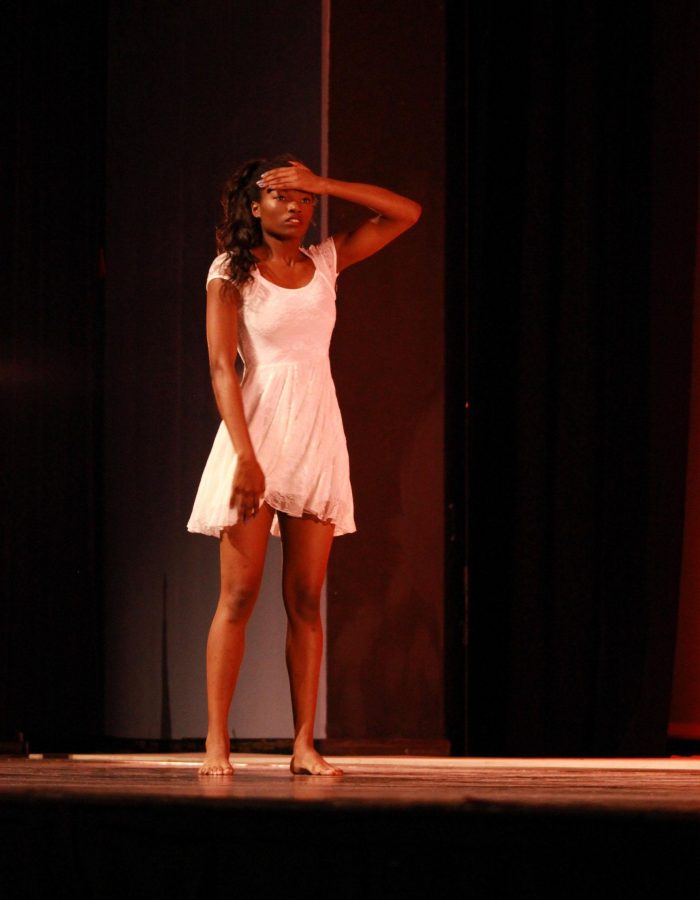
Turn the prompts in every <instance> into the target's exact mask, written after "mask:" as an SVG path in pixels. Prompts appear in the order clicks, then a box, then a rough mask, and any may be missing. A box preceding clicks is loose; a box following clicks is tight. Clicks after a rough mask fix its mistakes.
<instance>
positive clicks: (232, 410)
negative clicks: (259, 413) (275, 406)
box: [211, 365, 255, 459]
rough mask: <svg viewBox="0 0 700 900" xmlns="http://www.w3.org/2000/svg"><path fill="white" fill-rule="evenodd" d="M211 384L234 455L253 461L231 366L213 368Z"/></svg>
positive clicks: (237, 388) (239, 392) (233, 370)
mask: <svg viewBox="0 0 700 900" xmlns="http://www.w3.org/2000/svg"><path fill="white" fill-rule="evenodd" d="M211 383H212V388H213V390H214V398H215V399H216V405H217V408H218V410H219V415H220V416H221V418H222V419H223V420H224V422H225V424H226V428H227V430H228V433H229V435H230V437H231V443H232V444H233V448H234V450H235V451H236V455H237V456H238V457H239V458H240V459H255V451H254V450H253V445H252V443H251V440H250V434H249V432H248V424H247V422H246V419H245V411H244V409H243V397H242V395H241V386H240V384H239V382H238V377H237V375H236V370H235V369H234V368H233V366H223V365H217V366H213V367H212V369H211Z"/></svg>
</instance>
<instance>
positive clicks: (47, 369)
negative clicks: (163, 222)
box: [0, 3, 106, 749]
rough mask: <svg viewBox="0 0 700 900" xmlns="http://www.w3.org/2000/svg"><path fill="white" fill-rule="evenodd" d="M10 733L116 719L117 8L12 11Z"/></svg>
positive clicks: (8, 183) (1, 704) (8, 69)
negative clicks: (108, 715) (104, 424)
mask: <svg viewBox="0 0 700 900" xmlns="http://www.w3.org/2000/svg"><path fill="white" fill-rule="evenodd" d="M3 12H4V15H3V25H4V34H5V43H4V46H5V48H6V52H5V54H4V58H3V62H4V72H5V78H4V80H3V93H4V97H5V103H6V106H5V115H4V116H3V131H4V141H3V150H4V160H3V165H2V178H3V181H2V189H3V191H2V192H3V201H4V208H5V215H3V216H2V220H1V225H0V227H1V228H2V247H3V266H2V303H3V319H2V328H1V329H0V336H1V337H0V340H1V342H2V355H1V360H0V374H1V378H0V385H1V388H2V390H1V396H2V432H3V434H2V441H1V446H2V460H1V464H0V479H1V483H2V504H3V509H2V559H1V571H2V587H1V590H0V593H1V600H0V737H6V738H7V737H9V738H13V737H14V736H15V734H16V733H17V732H18V731H22V732H24V734H25V735H26V737H27V738H28V739H29V742H30V746H33V747H34V748H35V749H41V748H42V747H44V748H46V744H45V743H44V737H45V736H47V735H50V736H51V741H52V742H53V746H59V745H63V744H65V745H67V744H68V742H70V745H71V746H72V747H73V748H76V747H80V746H81V745H80V743H79V741H80V738H81V737H84V736H87V737H93V736H94V735H95V734H99V733H100V732H101V729H102V712H101V703H102V686H101V590H100V561H99V559H100V554H99V543H100V538H99V533H98V530H99V524H98V523H99V509H100V497H99V458H100V440H99V432H100V406H101V384H100V382H101V352H102V287H101V284H102V282H101V278H100V247H101V244H102V239H103V230H104V199H103V198H104V122H105V115H106V101H105V97H106V9H105V4H103V3H96V4H92V5H90V6H88V7H84V8H81V9H80V22H79V23H77V22H76V21H75V19H74V18H73V17H72V16H71V15H70V11H69V10H66V9H64V8H63V6H60V5H57V4H43V5H40V4H32V3H29V4H27V3H13V4H9V5H6V6H5V7H4V8H3Z"/></svg>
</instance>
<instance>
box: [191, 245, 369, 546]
mask: <svg viewBox="0 0 700 900" xmlns="http://www.w3.org/2000/svg"><path fill="white" fill-rule="evenodd" d="M302 251H303V252H304V253H306V254H307V256H309V257H310V258H311V260H312V262H313V263H314V265H315V267H316V270H315V272H314V275H313V277H312V279H311V281H310V282H309V283H308V284H307V285H305V286H304V287H300V288H283V287H279V285H276V284H273V283H272V282H271V281H268V280H267V279H265V278H263V277H262V275H260V273H259V272H258V270H257V268H255V269H253V271H252V274H253V281H251V282H249V283H248V284H246V285H245V286H244V287H243V288H242V289H241V304H240V307H239V311H238V353H239V354H240V356H241V359H242V360H243V364H244V371H243V378H242V380H241V393H242V396H243V407H244V410H245V416H246V421H247V423H248V430H249V433H250V438H251V441H252V444H253V448H254V450H255V455H256V457H257V460H258V462H259V463H260V467H261V468H262V470H263V472H264V474H265V496H264V501H265V502H266V503H267V504H268V505H269V506H271V507H273V508H274V509H276V510H282V511H283V512H285V513H288V514H289V515H291V516H301V515H303V514H304V513H309V514H311V515H312V516H314V517H316V518H318V519H320V520H321V521H324V522H333V524H334V526H335V528H334V534H336V535H339V534H347V533H349V532H352V531H355V521H354V518H353V501H352V489H351V486H350V469H349V463H348V451H347V444H346V441H345V433H344V431H343V422H342V419H341V416H340V409H339V407H338V400H337V398H336V394H335V386H334V384H333V378H332V376H331V368H330V360H329V357H328V350H329V346H330V341H331V334H332V332H333V327H334V325H335V281H336V278H337V263H336V251H335V244H334V242H333V238H327V239H326V240H325V241H323V242H322V243H320V244H318V245H316V246H312V247H309V248H307V249H304V248H302ZM225 264H226V254H223V253H222V254H221V255H220V256H217V257H216V259H215V260H214V262H213V263H212V265H211V268H210V269H209V275H208V278H207V284H209V282H210V281H211V280H212V279H213V278H223V279H226V278H227V277H228V276H227V275H226V271H225ZM235 467H236V453H235V450H234V448H233V444H232V442H231V438H230V436H229V433H228V429H227V428H226V425H225V423H224V422H221V424H220V426H219V430H218V432H217V434H216V437H215V439H214V445H213V446H212V449H211V452H210V454H209V459H208V460H207V463H206V466H205V467H204V472H203V474H202V480H201V482H200V484H199V490H198V491H197V496H196V498H195V501H194V508H193V510H192V515H191V516H190V520H189V522H188V523H187V529H188V531H195V532H200V533H202V534H210V535H214V536H215V537H219V536H220V534H221V530H222V529H223V528H226V527H227V526H229V525H234V524H235V523H236V522H237V521H238V515H237V513H236V511H235V510H234V509H232V508H231V507H230V506H229V502H230V498H231V485H232V482H233V474H234V471H235ZM270 531H271V533H272V534H274V535H277V536H279V534H280V530H279V522H278V517H277V515H275V517H274V519H273V521H272V527H271V529H270Z"/></svg>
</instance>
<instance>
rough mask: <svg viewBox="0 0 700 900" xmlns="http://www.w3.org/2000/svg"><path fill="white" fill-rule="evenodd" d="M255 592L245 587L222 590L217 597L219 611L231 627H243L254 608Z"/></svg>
mask: <svg viewBox="0 0 700 900" xmlns="http://www.w3.org/2000/svg"><path fill="white" fill-rule="evenodd" d="M257 593H258V592H257V591H256V590H254V589H253V588H247V587H227V588H223V589H222V591H221V595H220V597H219V610H220V611H221V613H222V614H223V615H224V617H225V619H226V621H227V622H230V623H231V624H232V625H245V623H246V622H247V621H248V619H249V618H250V614H251V613H252V612H253V607H254V606H255V600H256V598H257Z"/></svg>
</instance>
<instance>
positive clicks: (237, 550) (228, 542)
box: [219, 503, 274, 592]
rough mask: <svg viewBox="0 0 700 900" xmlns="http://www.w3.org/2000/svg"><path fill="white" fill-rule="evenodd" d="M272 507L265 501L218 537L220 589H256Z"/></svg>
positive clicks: (263, 561)
mask: <svg viewBox="0 0 700 900" xmlns="http://www.w3.org/2000/svg"><path fill="white" fill-rule="evenodd" d="M273 515H274V512H273V510H272V509H271V508H270V507H269V506H268V505H267V504H266V503H263V505H262V506H261V507H260V509H259V511H258V513H257V515H256V516H255V517H254V518H252V519H248V520H247V521H246V522H239V523H238V524H237V525H232V526H231V527H230V528H226V529H224V531H223V532H222V534H221V539H220V541H219V558H220V562H221V590H222V592H226V591H227V590H231V588H238V589H240V588H248V589H251V588H252V589H257V586H258V585H259V583H260V579H261V578H262V572H263V566H264V565H265V553H266V551H267V542H268V539H269V537H270V525H271V524H272V517H273Z"/></svg>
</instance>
